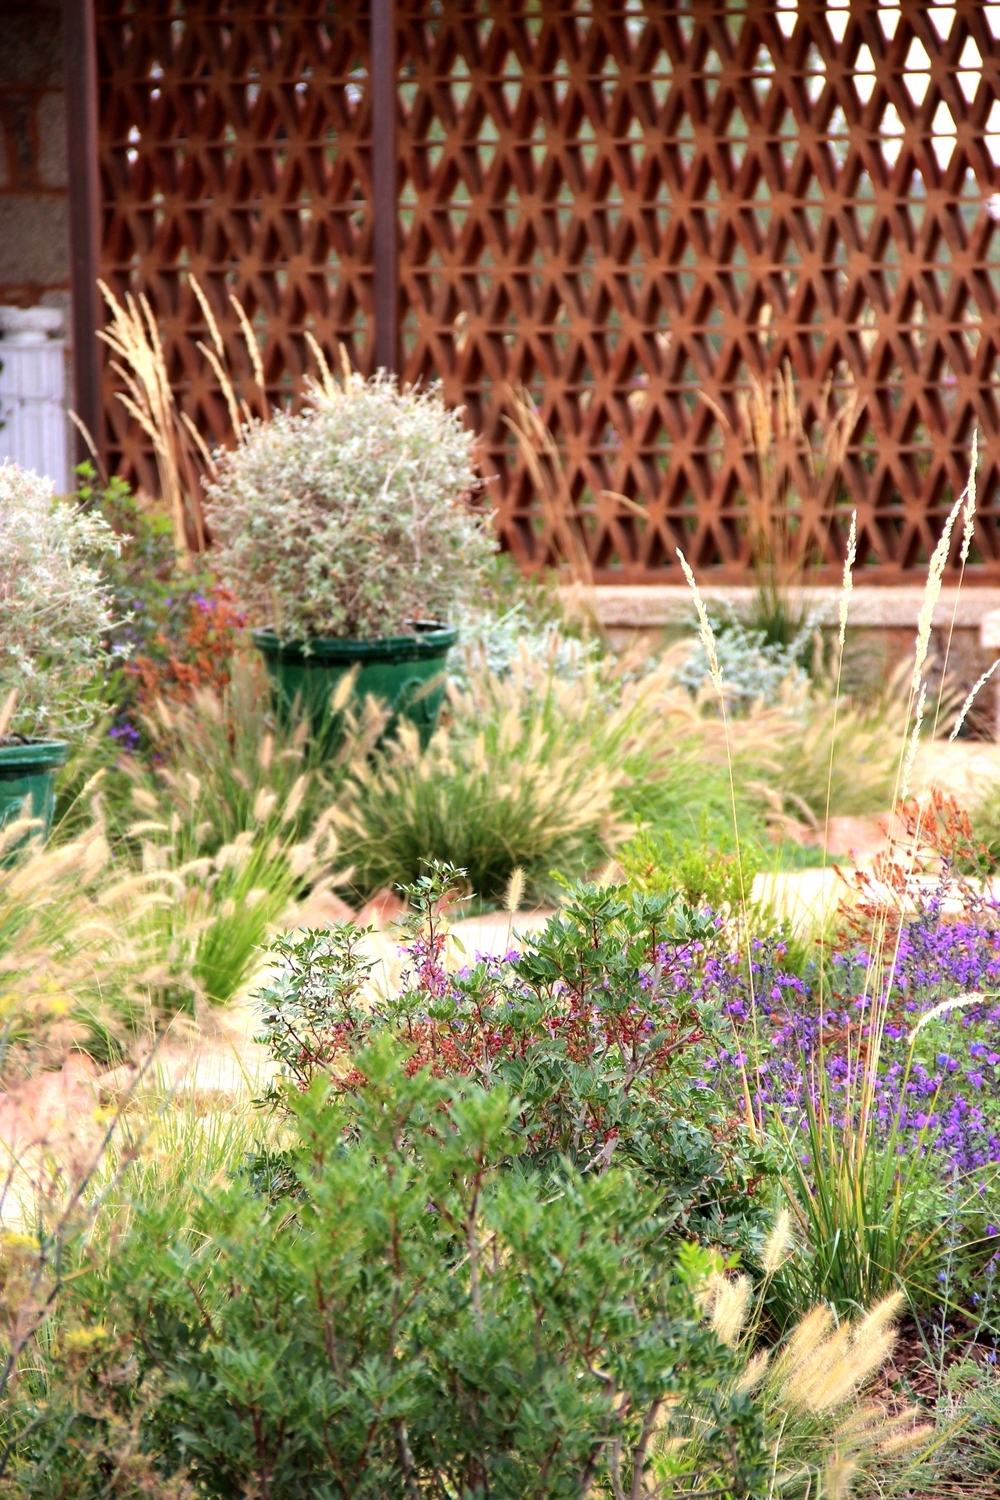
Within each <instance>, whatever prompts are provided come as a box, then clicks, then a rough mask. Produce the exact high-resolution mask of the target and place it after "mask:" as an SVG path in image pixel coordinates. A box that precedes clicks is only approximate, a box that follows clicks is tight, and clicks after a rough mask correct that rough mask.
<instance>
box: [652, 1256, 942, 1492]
mask: <svg viewBox="0 0 1000 1500" xmlns="http://www.w3.org/2000/svg"><path fill="white" fill-rule="evenodd" d="M720 1283H722V1284H724V1283H725V1278H724V1277H722V1275H721V1274H720V1273H719V1272H716V1273H715V1274H714V1275H713V1276H711V1277H709V1279H708V1281H707V1282H706V1284H705V1287H704V1288H703V1290H702V1292H701V1294H700V1295H699V1302H700V1304H701V1306H702V1308H703V1310H705V1311H706V1312H708V1313H709V1315H711V1311H712V1304H711V1298H712V1297H714V1296H715V1295H716V1294H717V1292H718V1289H719V1285H720ZM765 1295H766V1289H765V1288H764V1287H763V1286H761V1287H758V1289H757V1293H756V1299H755V1300H756V1301H757V1303H758V1308H757V1310H756V1311H755V1312H754V1314H753V1315H751V1316H750V1317H748V1318H746V1319H745V1320H744V1322H743V1328H742V1334H741V1335H738V1336H737V1339H736V1341H735V1348H736V1349H737V1351H738V1353H739V1354H740V1355H741V1356H743V1360H744V1363H743V1366H742V1369H741V1370H740V1371H739V1373H738V1374H737V1375H736V1376H735V1378H734V1379H733V1380H732V1383H731V1385H730V1386H729V1390H728V1394H730V1395H733V1396H742V1397H743V1398H744V1399H745V1400H746V1401H748V1402H749V1403H750V1405H751V1408H752V1411H753V1414H754V1417H755V1418H756V1420H757V1421H759V1423H760V1424H761V1429H762V1432H763V1435H764V1440H765V1443H766V1445H767V1448H768V1449H769V1450H770V1452H771V1454H772V1455H773V1457H772V1463H771V1474H770V1484H769V1485H765V1486H764V1487H763V1488H762V1490H761V1493H762V1494H764V1493H766V1494H767V1495H774V1496H777V1495H789V1496H791V1495H795V1496H798V1497H800V1500H806V1497H809V1496H815V1497H816V1500H820V1497H828V1496H829V1494H830V1487H831V1485H832V1486H834V1492H835V1493H836V1492H837V1491H836V1488H835V1487H836V1486H838V1485H842V1484H845V1483H847V1482H848V1480H849V1478H851V1477H852V1476H853V1477H854V1478H855V1479H861V1478H863V1479H864V1481H866V1483H867V1485H868V1487H869V1489H870V1490H871V1492H872V1493H881V1492H882V1488H883V1486H884V1487H886V1488H888V1486H889V1485H890V1484H891V1483H892V1482H893V1481H894V1480H896V1479H898V1478H902V1477H904V1476H903V1474H902V1471H901V1468H900V1462H901V1459H904V1458H905V1455H907V1454H911V1453H912V1450H913V1449H914V1448H915V1447H918V1446H920V1447H924V1448H926V1446H927V1443H928V1441H929V1440H931V1439H932V1437H933V1432H932V1430H930V1429H928V1427H927V1426H926V1425H924V1424H921V1423H920V1422H919V1414H918V1412H917V1411H916V1410H915V1409H913V1408H908V1409H903V1410H901V1411H895V1412H890V1411H888V1410H887V1409H886V1407H885V1405H884V1404H883V1403H882V1402H881V1401H879V1400H877V1399H873V1398H872V1397H871V1396H867V1395H866V1393H865V1387H866V1386H867V1385H868V1384H869V1382H870V1381H871V1379H872V1377H873V1376H874V1375H875V1374H876V1372H877V1371H878V1370H879V1369H880V1368H881V1366H882V1365H883V1364H884V1363H885V1361H886V1359H887V1358H888V1356H889V1353H890V1352H891V1349H892V1342H893V1338H894V1333H893V1324H894V1322H895V1320H896V1318H897V1317H898V1315H899V1311H900V1306H901V1298H900V1297H899V1296H898V1295H896V1296H893V1297H891V1298H889V1299H886V1300H883V1301H882V1302H880V1303H879V1304H878V1305H877V1306H876V1307H874V1308H873V1309H872V1311H871V1312H870V1313H869V1314H868V1315H867V1316H863V1317H861V1318H859V1319H857V1320H856V1321H855V1322H853V1323H850V1322H845V1323H842V1324H841V1325H840V1326H837V1325H836V1324H835V1322H834V1319H833V1316H832V1314H831V1312H830V1311H829V1309H828V1308H826V1307H822V1306H820V1307H816V1308H813V1309H812V1311H811V1312H809V1313H807V1314H806V1316H805V1317H804V1318H802V1319H801V1321H800V1322H799V1323H798V1325H797V1326H796V1327H794V1328H793V1329H792V1330H791V1332H790V1333H789V1335H788V1336H787V1337H786V1339H785V1341H784V1343H783V1344H781V1345H779V1346H778V1347H777V1348H776V1349H772V1350H767V1349H764V1350H758V1351H757V1352H756V1353H754V1354H751V1352H750V1351H751V1350H752V1349H753V1347H754V1344H755V1343H756V1342H757V1338H758V1334H759V1328H760V1321H761V1320H760V1316H759V1311H760V1309H761V1308H762V1307H763V1305H764V1298H765ZM732 1321H733V1323H735V1321H736V1320H735V1319H733V1320H732ZM723 1331H724V1332H729V1331H731V1329H730V1328H727V1329H724V1330H723ZM712 1410H713V1409H712V1408H711V1407H709V1406H708V1403H707V1402H706V1407H705V1410H704V1411H699V1410H698V1408H697V1405H696V1404H693V1405H692V1406H689V1407H687V1408H685V1405H684V1403H680V1402H679V1403H675V1404H674V1405H673V1406H671V1407H670V1408H669V1409H668V1410H666V1411H665V1412H664V1416H663V1420H662V1422H661V1424H660V1430H659V1432H658V1441H657V1444H656V1445H655V1448H654V1456H653V1459H652V1470H653V1475H654V1477H655V1479H656V1480H657V1481H659V1482H660V1484H661V1488H660V1489H659V1490H657V1491H656V1492H657V1493H659V1494H674V1493H675V1492H678V1493H679V1491H676V1486H675V1485H674V1484H673V1483H672V1481H673V1480H674V1479H675V1478H676V1477H677V1476H679V1475H681V1474H683V1475H685V1476H687V1475H688V1474H695V1473H700V1470H699V1463H700V1462H701V1461H703V1455H704V1454H705V1451H706V1450H705V1448H704V1447H703V1444H704V1441H705V1439H704V1434H705V1431H706V1429H708V1430H711V1426H712ZM912 1461H913V1460H912V1458H911V1459H910V1465H912ZM910 1472H911V1467H910V1466H908V1467H907V1468H906V1470H905V1475H906V1477H908V1476H909V1473H910ZM869 1489H866V1490H865V1493H868V1492H869ZM893 1492H894V1493H895V1491H893ZM685 1493H687V1491H686V1490H685ZM755 1493H756V1491H755Z"/></svg>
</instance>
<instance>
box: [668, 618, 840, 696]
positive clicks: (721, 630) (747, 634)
mask: <svg viewBox="0 0 1000 1500" xmlns="http://www.w3.org/2000/svg"><path fill="white" fill-rule="evenodd" d="M712 629H713V633H714V635H715V652H716V657H717V659H718V663H719V667H720V670H721V672H722V680H723V683H724V685H725V691H726V704H727V708H728V709H729V711H730V712H731V713H736V714H739V713H745V712H746V710H747V709H748V708H750V707H751V706H752V705H753V704H754V703H758V702H759V703H765V704H771V703H777V702H778V701H779V700H780V699H781V697H782V690H783V688H784V687H785V684H786V683H790V684H792V685H793V686H795V687H798V686H802V685H804V684H805V683H806V682H807V680H808V679H807V676H806V672H805V671H804V669H803V667H804V663H806V662H807V661H808V660H809V658H810V656H811V655H812V650H813V638H814V635H815V624H814V622H813V621H812V620H807V621H805V622H804V623H803V624H802V625H801V626H800V627H799V629H798V630H797V631H796V633H795V635H794V636H793V638H792V639H791V640H790V641H789V642H787V643H785V642H783V641H780V640H769V639H768V636H767V633H766V631H765V630H763V629H754V628H753V627H752V626H751V627H747V626H746V625H744V624H743V623H742V622H741V621H740V620H739V619H738V617H737V615H736V614H735V612H734V611H733V609H732V608H731V607H730V608H729V610H728V611H727V612H726V613H724V614H722V615H717V616H714V617H712ZM709 677H710V673H709V661H708V652H707V650H706V647H705V643H704V642H703V641H702V640H701V639H700V637H698V636H695V637H694V639H693V640H692V644H691V650H690V652H689V654H688V655H687V657H686V658H685V660H684V662H683V664H682V665H681V666H680V668H679V669H678V671H677V681H678V683H680V685H681V686H682V687H686V688H687V690H688V692H690V693H692V694H697V693H699V692H701V690H702V689H703V688H704V687H705V684H706V681H707V680H708V679H709Z"/></svg>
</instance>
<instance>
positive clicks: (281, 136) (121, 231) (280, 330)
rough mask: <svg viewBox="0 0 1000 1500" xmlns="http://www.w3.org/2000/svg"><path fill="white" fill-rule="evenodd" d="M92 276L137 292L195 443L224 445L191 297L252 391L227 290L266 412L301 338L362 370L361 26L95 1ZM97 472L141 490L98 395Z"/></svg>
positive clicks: (324, 8) (321, 12)
mask: <svg viewBox="0 0 1000 1500" xmlns="http://www.w3.org/2000/svg"><path fill="white" fill-rule="evenodd" d="M97 34H98V49H99V72H100V82H101V106H100V107H101V169H102V189H103V199H104V231H103V263H104V274H105V277H106V278H107V280H108V282H109V283H110V284H111V286H112V288H113V289H114V290H115V291H116V292H117V293H118V294H119V295H121V294H122V293H123V292H124V291H126V290H128V289H131V290H133V291H135V292H139V291H141V292H144V293H145V295H146V297H147V298H148V300H149V303H150V305H151V307H152V310H153V312H154V314H155V316H156V318H157V321H158V322H159V324H160V327H161V329H162V330H163V333H164V340H165V351H166V357H167V362H168V368H169V371H170V377H171V380H172V381H173V383H174V385H175V387H176V389H177V391H178V394H179V396H180V398H181V401H182V404H183V409H184V410H185V411H186V412H187V414H188V416H189V417H190V418H191V419H192V421H194V422H195V423H196V425H197V426H198V428H199V430H200V431H201V432H202V433H203V434H204V436H205V437H206V438H207V439H208V441H209V442H210V443H212V442H217V441H224V440H225V439H226V438H227V437H228V436H229V435H230V434H231V432H232V425H231V422H230V418H229V415H228V412H227V409H226V404H225V401H224V399H223V396H222V393H221V391H220V390H219V388H218V384H217V382H216V381H215V380H214V378H213V376H212V371H211V368H210V366H209V365H208V364H207V362H206V360H205V359H204V358H203V357H202V355H201V354H200V352H199V351H198V348H197V343H198V341H199V340H201V341H207V342H209V343H210V342H211V340H210V338H209V331H208V328H207V326H206V321H205V318H204V316H203V314H202V311H201V308H200V307H199V305H198V302H197V300H196V298H195V296H194V294H193V292H192V290H191V288H190V286H189V284H188V281H187V273H189V272H190V273H193V274H194V276H196V277H197V279H198V281H199V283H200V285H201V286H202V287H204V288H205V290H206V293H207V295H208V297H209V301H210V303H211V306H212V309H213V312H214V314H215V317H216V319H217V322H218V325H219V327H220V330H221V332H222V334H223V336H224V338H225V342H226V346H227V353H228V356H229V364H230V366H231V367H232V368H234V369H235V371H237V372H238V373H240V374H242V376H243V377H244V383H243V386H242V390H243V391H244V392H245V393H246V397H247V399H248V400H249V402H250V404H251V405H253V404H254V400H255V391H254V386H253V381H252V370H251V368H250V360H249V357H248V354H247V351H246V346H245V344H244V342H243V339H242V337H241V335H240V330H239V324H238V320H237V315H236V312H235V310H234V309H233V307H232V305H231V304H230V301H229V297H230V295H231V294H232V295H235V296H236V297H238V299H239V300H240V302H241V303H242V304H243V307H244V309H245V310H246V313H247V315H248V316H249V318H250V320H251V322H252V324H253V326H254V329H255V331H256V333H257V337H258V342H259V343H260V345H261V350H262V355H263V363H264V374H265V380H266V384H267V388H268V395H269V397H270V399H271V401H272V402H280V401H281V400H283V399H286V398H287V397H288V396H289V395H290V394H291V393H293V392H295V391H297V390H298V389H300V387H301V382H302V377H303V374H304V373H305V372H307V371H308V370H309V369H310V368H313V369H315V366H314V365H313V363H312V361H311V356H310V352H309V348H308V344H307V340H306V337H305V334H306V330H307V329H308V330H310V331H311V332H312V333H313V335H314V337H316V338H317V339H318V340H319V342H320V343H321V345H323V346H324V347H326V348H327V349H332V348H333V347H336V346H337V345H340V346H343V347H344V348H345V349H346V350H347V352H348V354H349V356H350V357H351V359H352V360H353V361H354V362H355V363H356V364H357V365H358V366H359V367H360V368H362V369H367V367H368V365H369V363H370V346H371V335H372V325H371V260H372V252H371V222H370V209H369V202H370V196H371V195H370V190H369V147H368V140H369V135H370V121H369V106H368V97H367V55H368V20H367V16H362V15H359V14H356V13H355V12H354V11H353V10H352V9H351V8H350V7H347V8H346V9H345V8H344V7H341V6H340V5H339V4H334V3H333V0H312V3H309V0H305V3H303V0H299V3H291V4H283V3H281V0H240V3H239V4H232V5H229V4H217V3H213V0H208V3H197V0H196V3H178V0H134V3H133V0H98V3H97ZM106 380H107V384H106V391H107V399H106V402H105V418H106V423H107V429H108V432H107V438H108V452H109V458H110V461H111V463H112V465H113V466H117V467H118V469H119V470H120V471H121V472H123V473H126V474H129V475H131V476H132V477H133V478H137V479H138V480H140V482H143V483H145V484H146V485H148V486H152V485H153V483H154V475H153V470H152V467H151V463H150V455H149V452H148V447H147V444H146V443H145V441H144V438H143V435H142V433H140V432H139V431H137V429H136V427H135V425H134V424H133V423H131V422H130V421H129V420H128V418H127V416H126V413H125V412H124V410H123V408H122V406H121V403H120V402H118V401H117V400H116V399H115V398H114V379H113V375H112V372H110V371H108V372H107V377H106Z"/></svg>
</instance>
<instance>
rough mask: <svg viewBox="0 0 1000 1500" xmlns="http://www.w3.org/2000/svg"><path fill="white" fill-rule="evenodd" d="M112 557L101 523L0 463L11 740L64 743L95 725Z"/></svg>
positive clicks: (1, 650)
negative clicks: (105, 570) (105, 567)
mask: <svg viewBox="0 0 1000 1500" xmlns="http://www.w3.org/2000/svg"><path fill="white" fill-rule="evenodd" d="M117 549H118V539H117V537H116V536H115V533H114V532H113V531H112V529H111V527H110V526H109V525H108V524H107V522H106V521H105V520H104V519H103V517H102V516H100V515H97V514H96V513H94V512H88V511H84V510H80V509H78V508H77V507H76V506H74V505H72V504H70V503H68V502H67V501H64V500H59V499H57V498H56V496H55V495H54V494H53V491H52V485H51V483H50V481H49V480H47V479H40V478H39V477H38V475H37V474H33V473H30V472H29V471H28V470H26V469H21V468H19V467H18V466H17V465H16V464H3V465H0V695H2V697H3V698H6V697H7V695H8V694H9V693H10V691H11V689H12V688H13V689H15V690H16V692H17V699H16V706H15V709H14V714H13V717H12V719H11V721H10V723H9V725H8V730H7V732H8V733H9V734H16V735H24V736H27V737H31V736H40V735H49V736H57V737H59V736H71V735H73V734H76V733H78V732H80V731H81V730H84V729H86V728H87V727H88V726H89V725H90V724H91V723H92V722H93V720H94V718H95V717H96V714H97V711H98V709H99V706H100V701H101V700H100V691H99V689H100V684H101V682H102V681H103V678H104V672H105V667H106V665H107V648H106V641H107V637H108V634H109V632H110V630H111V628H112V625H113V624H114V618H113V614H112V606H111V594H110V591H109V589H108V587H107V585H106V584H105V582H104V580H103V578H102V575H101V571H100V564H101V559H102V557H104V556H106V555H107V554H108V553H110V552H116V551H117Z"/></svg>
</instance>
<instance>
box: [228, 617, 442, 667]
mask: <svg viewBox="0 0 1000 1500" xmlns="http://www.w3.org/2000/svg"><path fill="white" fill-rule="evenodd" d="M413 625H414V627H415V633H414V634H413V635H382V636H369V637H367V638H362V637H359V636H323V635H317V636H310V637H309V638H308V640H305V641H282V640H281V639H280V637H279V636H278V635H277V634H276V632H275V631H274V630H273V629H272V628H271V627H270V626H267V627H265V628H264V629H261V630H254V631H253V632H252V639H253V643H254V645H255V646H256V647H257V649H258V650H260V651H263V652H264V653H265V654H266V655H268V656H284V657H288V658H291V659H294V660H308V659H309V658H312V659H314V660H319V661H365V660H374V661H378V660H384V659H385V658H387V657H392V656H396V655H403V656H404V657H410V658H412V657H420V656H429V657H434V656H443V655H444V653H445V652H446V651H448V650H449V649H450V648H451V647H452V646H454V644H455V642H456V641H457V640H458V629H457V627H456V626H453V625H446V624H444V623H443V622H442V621H439V620H414V621H413Z"/></svg>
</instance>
